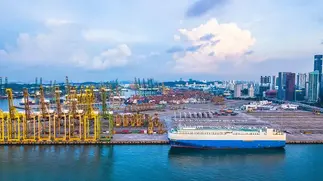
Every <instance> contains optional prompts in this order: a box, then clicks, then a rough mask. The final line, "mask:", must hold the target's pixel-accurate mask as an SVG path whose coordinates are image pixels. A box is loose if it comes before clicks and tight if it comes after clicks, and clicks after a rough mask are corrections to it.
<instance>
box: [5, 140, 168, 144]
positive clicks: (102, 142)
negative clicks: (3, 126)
mask: <svg viewBox="0 0 323 181" xmlns="http://www.w3.org/2000/svg"><path fill="white" fill-rule="evenodd" d="M166 144H169V142H168V141H166V140H159V141H158V140H151V141H147V140H145V141H134V140H129V141H93V142H0V145H166Z"/></svg>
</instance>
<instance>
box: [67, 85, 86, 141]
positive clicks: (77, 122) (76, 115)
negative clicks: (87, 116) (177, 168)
mask: <svg viewBox="0 0 323 181" xmlns="http://www.w3.org/2000/svg"><path fill="white" fill-rule="evenodd" d="M69 90H70V92H69V108H70V110H69V117H68V140H69V141H80V140H81V139H82V124H83V121H82V120H83V115H82V114H81V113H80V112H79V111H78V110H77V94H76V88H75V87H69ZM75 126H79V128H78V130H77V135H74V133H75V132H76V130H75Z"/></svg>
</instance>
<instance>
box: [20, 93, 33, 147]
mask: <svg viewBox="0 0 323 181" xmlns="http://www.w3.org/2000/svg"><path fill="white" fill-rule="evenodd" d="M23 95H24V107H25V119H23V129H22V130H23V141H24V142H35V141H36V139H37V137H36V116H35V115H34V114H33V113H32V111H31V107H30V101H29V93H28V89H26V88H25V89H24V90H23Z"/></svg>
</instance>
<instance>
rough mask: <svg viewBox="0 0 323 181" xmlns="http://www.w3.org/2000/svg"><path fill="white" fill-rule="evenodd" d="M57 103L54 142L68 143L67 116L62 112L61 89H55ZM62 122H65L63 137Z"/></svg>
mask: <svg viewBox="0 0 323 181" xmlns="http://www.w3.org/2000/svg"><path fill="white" fill-rule="evenodd" d="M55 103H56V114H55V115H54V140H55V141H66V135H67V116H66V114H65V112H63V110H62V105H61V90H60V89H59V87H55ZM61 120H64V121H63V129H64V130H63V135H62V133H61Z"/></svg>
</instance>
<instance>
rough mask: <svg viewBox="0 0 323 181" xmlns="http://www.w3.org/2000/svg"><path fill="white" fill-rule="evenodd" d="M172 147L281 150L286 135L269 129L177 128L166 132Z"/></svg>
mask: <svg viewBox="0 0 323 181" xmlns="http://www.w3.org/2000/svg"><path fill="white" fill-rule="evenodd" d="M168 139H169V141H170V145H171V146H172V147H187V148H206V149H237V148H281V147H284V146H285V144H286V133H284V132H281V131H279V130H275V129H271V128H257V129H252V128H239V129H237V128H225V129H224V128H214V127H178V128H173V129H171V130H170V131H169V132H168Z"/></svg>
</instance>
